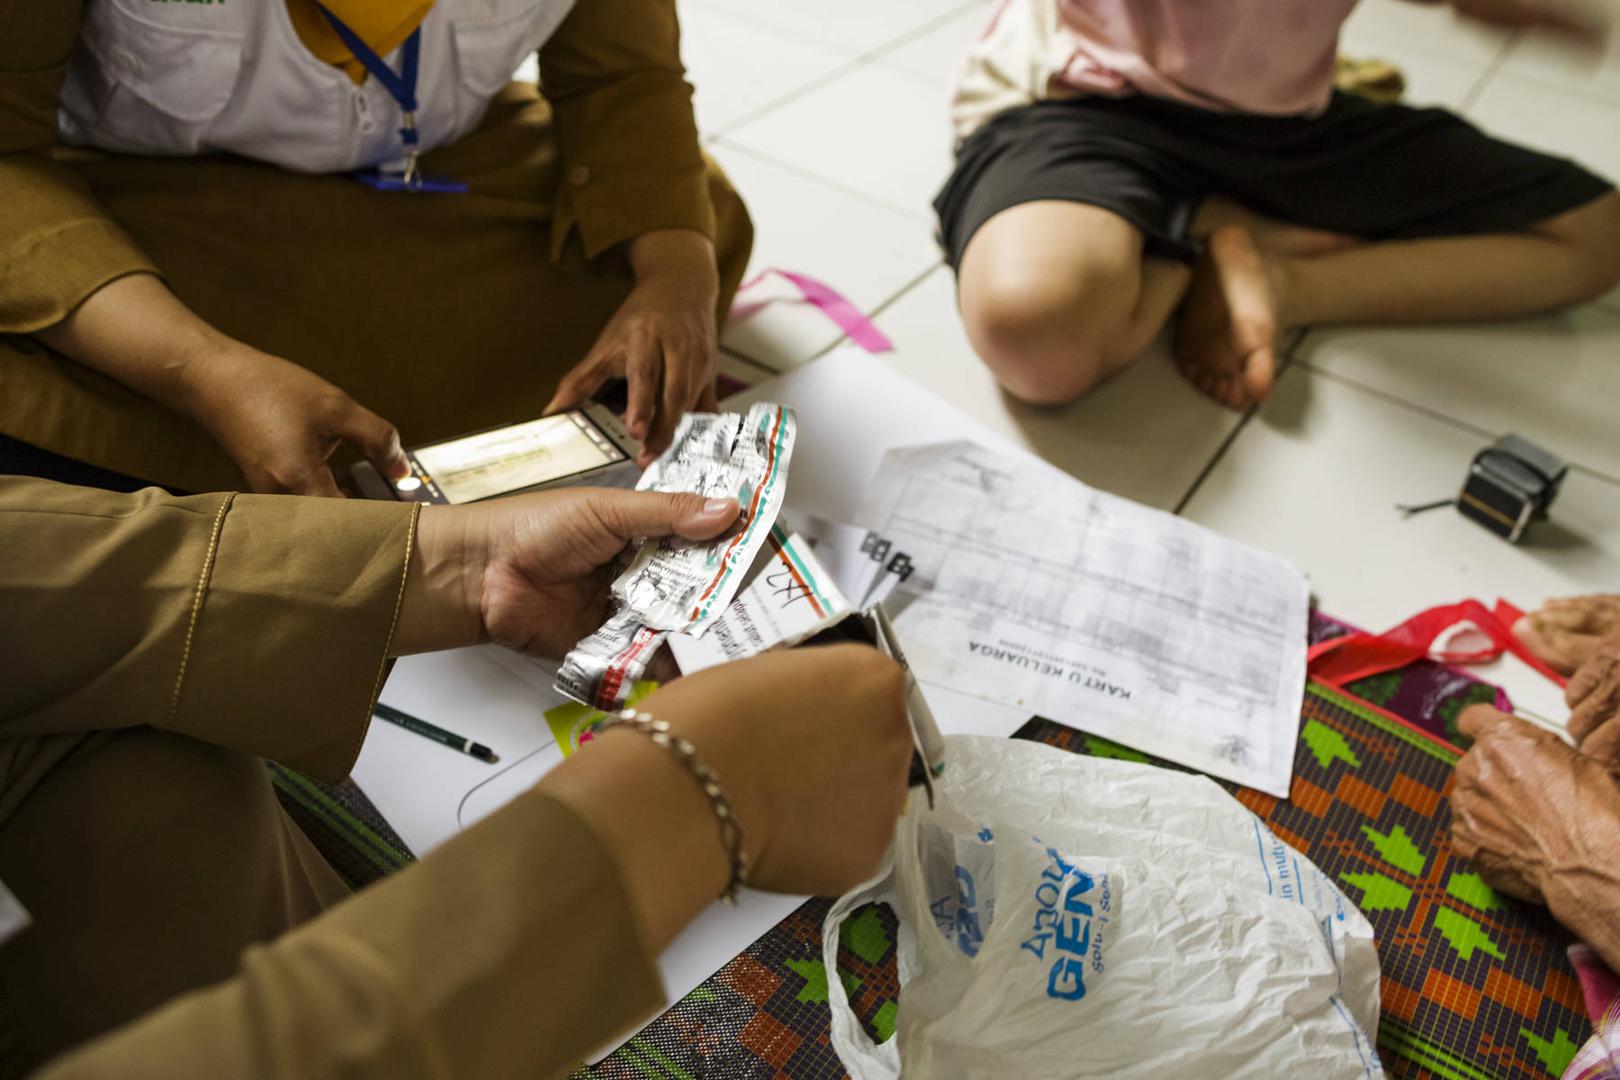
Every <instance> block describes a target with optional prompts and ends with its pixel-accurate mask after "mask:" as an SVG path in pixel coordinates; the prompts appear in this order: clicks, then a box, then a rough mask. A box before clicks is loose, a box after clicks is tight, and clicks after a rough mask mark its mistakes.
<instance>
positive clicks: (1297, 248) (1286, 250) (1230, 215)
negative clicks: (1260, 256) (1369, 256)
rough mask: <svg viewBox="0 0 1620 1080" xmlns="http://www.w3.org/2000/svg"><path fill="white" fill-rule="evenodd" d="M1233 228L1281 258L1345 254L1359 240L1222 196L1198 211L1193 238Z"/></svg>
mask: <svg viewBox="0 0 1620 1080" xmlns="http://www.w3.org/2000/svg"><path fill="white" fill-rule="evenodd" d="M1229 225H1240V226H1242V227H1243V228H1245V229H1247V230H1248V232H1249V236H1250V238H1252V239H1253V241H1254V245H1255V247H1257V248H1259V249H1260V250H1261V251H1274V252H1276V253H1277V254H1279V255H1293V256H1307V257H1308V256H1312V255H1326V254H1328V253H1329V252H1334V251H1343V250H1344V249H1345V248H1350V247H1355V246H1356V245H1357V244H1358V243H1360V241H1359V240H1357V239H1356V238H1355V237H1353V236H1346V235H1345V234H1344V233H1336V232H1329V231H1328V230H1326V229H1312V228H1309V227H1307V226H1304V225H1294V224H1291V223H1290V222H1286V221H1279V220H1278V219H1276V218H1270V217H1266V216H1265V215H1264V214H1257V213H1255V212H1254V211H1253V210H1250V209H1248V208H1247V207H1245V206H1243V205H1242V204H1240V203H1235V202H1233V201H1232V200H1230V199H1226V198H1222V197H1221V196H1219V195H1211V196H1210V197H1209V198H1207V199H1205V200H1204V202H1203V205H1202V206H1200V207H1199V208H1198V214H1197V216H1196V217H1195V218H1194V220H1193V225H1192V230H1191V231H1192V235H1193V236H1195V237H1198V238H1199V239H1207V238H1209V237H1210V236H1213V235H1214V234H1215V233H1216V232H1217V231H1219V230H1220V229H1223V228H1226V227H1227V226H1229Z"/></svg>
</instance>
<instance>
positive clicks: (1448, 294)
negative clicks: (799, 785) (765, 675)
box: [934, 0, 1620, 408]
mask: <svg viewBox="0 0 1620 1080" xmlns="http://www.w3.org/2000/svg"><path fill="white" fill-rule="evenodd" d="M1570 2H1571V0H1450V3H1451V5H1452V7H1454V8H1455V9H1456V10H1457V12H1458V13H1459V14H1461V15H1464V16H1471V17H1476V18H1479V19H1484V20H1488V21H1490V22H1494V23H1498V24H1501V25H1506V26H1512V27H1524V28H1528V29H1542V28H1546V29H1551V30H1556V31H1561V32H1564V33H1566V34H1570V35H1585V36H1587V37H1591V36H1594V35H1597V36H1601V30H1602V28H1601V27H1594V26H1593V25H1591V24H1590V23H1589V22H1588V20H1587V19H1586V18H1583V17H1581V16H1578V15H1577V14H1576V13H1575V12H1576V9H1575V8H1573V7H1571V6H1569V5H1570ZM1354 6H1355V0H1326V2H1318V3H1299V4H1292V5H1290V6H1288V8H1287V10H1286V11H1280V10H1279V9H1278V5H1276V4H1274V3H1260V2H1255V0H1223V2H1221V3H1208V2H1200V0H1162V2H1159V3H1152V4H1118V3H1101V2H1099V0H1002V2H1001V3H999V4H998V5H997V7H996V9H995V13H994V15H993V16H992V18H991V22H990V24H989V26H988V27H987V28H986V30H985V32H984V35H983V37H982V39H981V40H980V41H979V42H978V43H977V44H976V45H975V46H974V48H973V50H972V51H971V53H970V54H969V56H968V60H967V63H966V65H965V67H964V68H963V71H962V74H961V76H960V81H959V84H958V87H957V92H956V97H955V103H954V116H953V119H954V123H955V128H956V133H957V137H958V139H959V140H960V141H959V143H958V148H957V161H956V168H955V171H954V173H953V174H952V176H951V177H950V179H949V180H948V181H947V183H946V184H945V187H944V189H943V190H942V191H941V192H940V194H939V196H938V198H937V199H936V200H935V203H934V207H935V210H936V211H937V212H938V215H939V228H940V238H941V241H942V243H943V245H944V247H945V250H946V259H947V261H948V262H949V263H950V264H951V266H952V267H953V268H955V270H956V273H957V289H958V302H959V305H960V307H961V311H962V320H963V323H964V325H965V327H966V330H967V335H968V338H969V339H970V340H971V341H972V343H973V346H974V348H975V349H976V350H977V351H978V353H979V356H980V357H981V358H983V360H984V362H985V363H986V364H988V365H989V367H990V369H991V371H992V372H994V374H995V377H996V379H997V380H998V381H999V382H1000V383H1001V386H1002V387H1003V388H1004V389H1005V390H1006V391H1007V392H1008V393H1009V394H1011V395H1012V396H1014V397H1016V398H1020V399H1022V400H1024V401H1027V402H1032V403H1036V404H1059V403H1063V402H1068V401H1072V400H1074V399H1075V398H1078V397H1080V396H1081V395H1082V394H1084V393H1086V392H1087V391H1088V390H1090V389H1091V388H1092V387H1093V386H1095V385H1097V383H1098V382H1099V381H1101V380H1102V379H1104V378H1106V377H1108V376H1109V375H1111V374H1112V373H1114V372H1116V371H1118V370H1120V369H1121V368H1123V367H1124V366H1125V365H1126V364H1128V363H1130V362H1131V361H1132V360H1133V359H1135V358H1136V356H1137V355H1139V354H1140V353H1141V352H1142V351H1143V350H1144V349H1145V348H1146V347H1147V345H1148V344H1149V343H1150V342H1151V341H1152V340H1153V339H1154V337H1155V336H1156V335H1157V334H1158V333H1159V331H1160V330H1161V329H1162V328H1163V327H1164V326H1165V325H1166V324H1167V323H1168V322H1169V321H1170V320H1171V318H1172V317H1173V316H1174V315H1175V313H1176V312H1177V311H1178V310H1179V312H1180V318H1179V322H1178V324H1177V327H1176V333H1175V343H1174V344H1175V354H1176V359H1177V362H1178V363H1179V365H1180V366H1181V368H1182V370H1183V371H1184V372H1185V373H1186V374H1187V376H1188V377H1189V378H1191V379H1192V380H1193V381H1194V382H1195V383H1196V384H1197V385H1198V386H1199V387H1200V388H1201V389H1202V390H1203V391H1204V392H1206V393H1207V394H1209V395H1211V396H1212V397H1214V398H1215V399H1217V400H1218V401H1221V402H1222V403H1224V404H1226V405H1228V406H1231V407H1234V408H1238V407H1243V406H1247V405H1249V404H1250V403H1253V402H1258V401H1262V400H1264V399H1265V398H1266V396H1267V395H1268V394H1269V393H1270V391H1271V388H1272V383H1273V381H1274V379H1275V377H1276V369H1277V357H1276V353H1275V351H1274V350H1275V343H1276V340H1277V337H1278V335H1279V334H1281V333H1282V332H1284V331H1286V330H1288V329H1289V328H1291V327H1296V326H1301V325H1304V324H1308V323H1345V322H1368V321H1380V322H1432V321H1440V320H1470V319H1490V318H1502V317H1507V316H1513V315H1522V314H1526V313H1530V312H1538V311H1545V310H1549V309H1552V308H1557V307H1561V306H1563V305H1566V304H1572V303H1576V302H1579V301H1582V300H1586V299H1588V298H1591V297H1595V296H1598V295H1601V294H1602V293H1604V292H1606V291H1607V290H1609V289H1610V288H1612V287H1613V286H1614V285H1615V284H1616V282H1620V195H1617V194H1616V192H1615V191H1614V188H1613V186H1612V185H1611V184H1610V183H1609V182H1608V181H1606V180H1603V179H1601V178H1599V177H1597V176H1595V175H1593V174H1592V173H1589V172H1587V171H1586V170H1584V169H1582V168H1580V167H1579V166H1577V165H1575V164H1572V163H1570V162H1567V161H1563V160H1561V159H1558V158H1554V157H1549V156H1547V155H1545V154H1539V153H1535V152H1533V151H1530V150H1526V149H1524V148H1522V147H1518V146H1513V145H1510V144H1508V143H1504V142H1500V141H1497V140H1495V139H1492V138H1490V137H1489V136H1487V135H1484V134H1482V133H1481V132H1479V131H1478V130H1476V129H1475V128H1474V127H1472V126H1471V125H1469V124H1468V123H1467V122H1465V121H1464V120H1462V119H1460V118H1459V117H1457V116H1454V115H1452V114H1450V113H1448V112H1446V111H1444V110H1442V109H1413V108H1407V107H1405V106H1401V105H1375V104H1373V103H1371V102H1369V101H1367V100H1365V99H1363V98H1361V97H1356V96H1351V95H1347V94H1344V93H1338V92H1335V91H1334V89H1333V74H1334V54H1335V52H1336V48H1337V39H1338V32H1339V27H1340V25H1341V23H1342V22H1343V21H1344V19H1345V18H1346V17H1347V16H1348V15H1349V14H1350V12H1351V10H1352V8H1353V7H1354Z"/></svg>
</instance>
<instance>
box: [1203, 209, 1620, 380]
mask: <svg viewBox="0 0 1620 1080" xmlns="http://www.w3.org/2000/svg"><path fill="white" fill-rule="evenodd" d="M1617 283H1620V193H1616V192H1614V191H1610V192H1609V193H1608V194H1607V195H1604V196H1601V197H1600V198H1598V199H1595V200H1593V201H1592V202H1589V203H1587V204H1586V205H1584V206H1580V207H1577V208H1576V209H1574V210H1571V211H1568V212H1566V213H1563V214H1560V215H1558V216H1556V217H1553V218H1550V219H1547V220H1545V221H1542V222H1538V223H1537V224H1535V225H1532V226H1530V227H1528V228H1527V229H1525V230H1523V231H1521V232H1516V233H1497V234H1486V235H1477V236H1459V237H1446V238H1437V239H1423V240H1394V241H1386V242H1381V243H1369V244H1361V245H1357V246H1353V247H1349V248H1345V249H1342V250H1337V251H1330V252H1328V253H1325V254H1320V255H1315V256H1310V255H1306V256H1297V255H1296V256H1290V255H1283V254H1279V253H1277V252H1274V251H1272V252H1268V251H1266V250H1265V249H1263V248H1262V247H1260V246H1259V245H1257V244H1256V243H1255V241H1254V238H1253V237H1252V236H1251V235H1250V233H1249V231H1248V230H1246V229H1244V228H1243V227H1241V226H1233V227H1224V228H1221V229H1217V230H1216V231H1215V233H1214V234H1213V235H1212V236H1211V237H1210V240H1209V244H1208V247H1207V251H1206V254H1205V257H1204V259H1203V260H1202V261H1201V262H1200V264H1199V266H1198V269H1197V274H1196V277H1195V280H1194V282H1193V285H1192V287H1191V289H1190V290H1189V293H1188V297H1187V303H1186V307H1185V309H1184V311H1183V314H1182V318H1181V322H1180V325H1179V327H1178V330H1177V335H1176V355H1177V359H1178V361H1179V362H1180V363H1181V364H1182V366H1183V368H1184V370H1187V371H1188V374H1189V375H1190V376H1191V377H1192V378H1193V380H1194V381H1195V382H1196V383H1198V385H1199V386H1200V387H1201V388H1203V389H1204V390H1205V391H1206V392H1207V393H1210V394H1212V395H1213V396H1215V397H1216V398H1218V399H1219V400H1221V401H1223V402H1225V403H1226V404H1228V405H1232V406H1234V407H1241V406H1243V405H1246V404H1248V403H1250V402H1253V401H1258V400H1262V399H1264V398H1265V396H1266V395H1267V394H1268V393H1269V392H1270V389H1271V382H1272V378H1273V374H1274V370H1275V357H1274V354H1273V352H1272V349H1273V341H1274V338H1275V336H1276V335H1277V334H1278V333H1280V332H1281V331H1283V330H1286V329H1288V328H1290V327H1294V326H1302V325H1306V324H1315V323H1346V322H1374V321H1376V322H1386V323H1415V322H1440V321H1460V320H1470V319H1493V318H1508V317H1512V316H1516V315H1527V314H1531V313H1534V312H1540V311H1547V310H1550V309H1553V308H1558V307H1562V306H1564V305H1566V304H1573V303H1579V302H1581V301H1584V300H1589V299H1592V298H1593V297H1596V296H1601V295H1602V294H1603V293H1605V292H1607V291H1608V290H1609V289H1611V288H1613V287H1614V286H1615V285H1616V284H1617Z"/></svg>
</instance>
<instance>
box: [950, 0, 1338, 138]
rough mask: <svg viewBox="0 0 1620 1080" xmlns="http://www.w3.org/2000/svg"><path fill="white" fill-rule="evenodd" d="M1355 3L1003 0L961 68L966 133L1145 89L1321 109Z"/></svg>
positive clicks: (1232, 104) (1238, 103)
mask: <svg viewBox="0 0 1620 1080" xmlns="http://www.w3.org/2000/svg"><path fill="white" fill-rule="evenodd" d="M1355 6H1356V0H1000V2H999V3H997V5H996V8H995V11H994V12H993V13H992V15H991V17H990V21H989V23H988V25H986V27H985V29H984V32H983V34H982V36H981V37H980V39H979V41H978V42H977V43H975V45H974V46H973V49H972V51H971V52H970V53H969V54H968V57H967V60H966V62H965V64H964V66H963V68H962V71H961V74H960V78H959V81H958V84H957V88H956V95H955V103H954V106H953V119H954V123H955V126H956V130H957V134H958V136H964V135H966V134H967V133H968V132H970V131H971V130H973V129H974V128H976V127H977V126H978V125H979V124H981V123H983V122H984V121H985V120H987V119H989V117H990V116H993V115H994V114H995V113H997V112H1000V111H1002V110H1004V109H1007V108H1012V107H1015V106H1017V105H1019V104H1026V103H1028V102H1030V101H1035V100H1039V99H1041V98H1052V97H1072V96H1075V95H1077V94H1099V95H1104V96H1107V97H1123V96H1125V95H1128V94H1147V95H1150V96H1152V97H1158V98H1166V99H1169V100H1172V101H1180V102H1184V103H1186V104H1189V105H1196V106H1198V107H1199V108H1203V109H1210V110H1213V111H1218V112H1244V113H1259V114H1264V115H1270V116H1296V115H1308V114H1311V113H1317V112H1320V111H1321V110H1323V109H1325V108H1326V107H1327V104H1328V100H1329V97H1330V96H1331V94H1332V91H1333V59H1334V55H1335V53H1336V52H1337V49H1338V39H1339V28H1340V26H1341V25H1343V23H1344V20H1345V19H1347V18H1348V17H1349V15H1350V12H1351V11H1352V10H1353V9H1354V8H1355Z"/></svg>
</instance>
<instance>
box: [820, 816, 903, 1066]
mask: <svg viewBox="0 0 1620 1080" xmlns="http://www.w3.org/2000/svg"><path fill="white" fill-rule="evenodd" d="M893 870H894V852H893V849H892V848H891V849H890V851H889V853H888V854H886V855H884V856H883V864H882V865H881V866H879V867H878V871H877V874H876V876H874V877H873V878H872V879H871V880H870V881H867V882H865V883H864V884H862V885H859V886H857V887H856V888H854V889H851V890H850V891H849V892H847V893H845V894H844V895H843V896H840V897H839V898H838V899H837V900H835V901H834V902H833V906H832V907H831V908H830V909H829V910H828V911H827V919H826V922H825V923H823V924H822V928H821V930H822V932H821V963H822V966H823V967H824V968H825V969H826V972H827V1009H828V1012H829V1013H830V1016H829V1021H830V1028H831V1030H830V1035H831V1038H832V1047H833V1051H834V1053H836V1054H837V1055H838V1059H839V1060H840V1061H842V1062H843V1063H844V1068H846V1069H848V1070H849V1075H850V1080H899V1078H900V1046H899V1043H900V1039H899V1037H898V1035H896V1036H895V1037H894V1038H891V1039H889V1040H888V1041H887V1042H882V1043H875V1042H873V1041H872V1038H871V1036H869V1035H868V1034H867V1033H866V1029H865V1028H863V1027H861V1018H860V1017H858V1016H856V1015H855V1009H854V1008H853V1007H852V1006H851V1005H850V1003H849V994H847V993H846V992H845V991H844V980H842V979H840V978H839V977H838V940H839V936H840V934H841V933H842V932H843V926H844V920H845V919H847V918H849V916H850V915H851V914H852V913H853V912H854V911H855V909H856V908H858V907H860V906H861V905H862V904H866V903H868V902H871V901H878V900H884V901H888V902H889V903H890V905H891V906H893V892H892V888H891V886H892V885H893ZM903 981H904V980H903V979H902V982H903Z"/></svg>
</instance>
